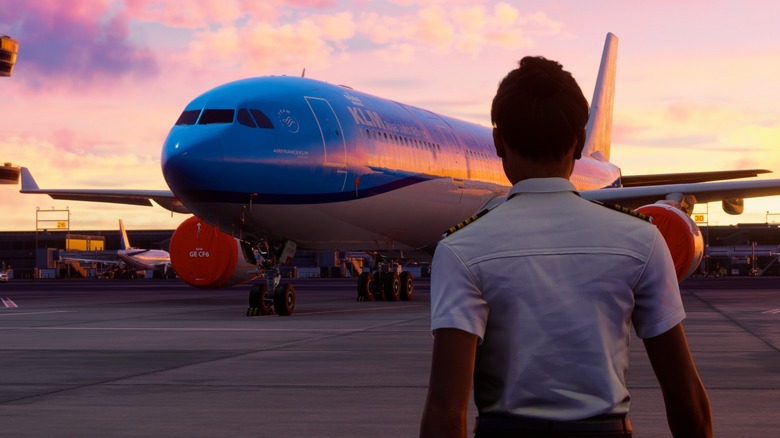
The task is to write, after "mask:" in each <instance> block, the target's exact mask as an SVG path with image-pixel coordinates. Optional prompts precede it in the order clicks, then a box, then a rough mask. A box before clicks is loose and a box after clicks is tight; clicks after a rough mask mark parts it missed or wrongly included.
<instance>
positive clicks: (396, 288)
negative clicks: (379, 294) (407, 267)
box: [385, 272, 401, 301]
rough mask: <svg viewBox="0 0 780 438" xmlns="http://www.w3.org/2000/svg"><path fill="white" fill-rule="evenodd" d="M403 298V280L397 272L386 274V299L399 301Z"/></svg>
mask: <svg viewBox="0 0 780 438" xmlns="http://www.w3.org/2000/svg"><path fill="white" fill-rule="evenodd" d="M399 299H401V280H400V279H399V278H398V274H396V273H394V272H393V273H388V274H385V300H387V301H398V300H399Z"/></svg>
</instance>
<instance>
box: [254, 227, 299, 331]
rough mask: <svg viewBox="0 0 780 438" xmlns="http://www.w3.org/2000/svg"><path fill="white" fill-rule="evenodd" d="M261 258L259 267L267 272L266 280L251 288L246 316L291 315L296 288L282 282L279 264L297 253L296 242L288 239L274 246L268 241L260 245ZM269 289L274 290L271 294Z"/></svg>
mask: <svg viewBox="0 0 780 438" xmlns="http://www.w3.org/2000/svg"><path fill="white" fill-rule="evenodd" d="M258 247H259V249H258V254H259V256H260V257H259V260H258V263H257V269H258V271H260V272H264V273H265V282H263V283H258V284H254V285H252V287H251V288H250V289H249V308H248V309H247V311H246V316H260V315H270V314H272V313H276V314H277V315H279V316H290V315H292V314H293V312H295V288H294V287H293V285H292V284H282V283H281V278H282V275H281V272H280V269H279V266H280V265H281V264H282V262H287V261H289V260H292V257H293V255H294V254H295V242H293V241H289V240H288V241H287V242H285V243H284V245H281V244H279V245H275V246H274V247H273V248H272V247H271V246H270V245H269V244H268V242H261V243H260V244H259V245H258ZM268 291H273V294H269V293H268Z"/></svg>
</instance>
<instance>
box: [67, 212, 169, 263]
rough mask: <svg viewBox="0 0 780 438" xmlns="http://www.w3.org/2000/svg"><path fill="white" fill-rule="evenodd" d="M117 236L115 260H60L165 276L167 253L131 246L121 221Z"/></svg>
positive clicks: (84, 258) (83, 258)
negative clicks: (118, 242) (160, 273)
mask: <svg viewBox="0 0 780 438" xmlns="http://www.w3.org/2000/svg"><path fill="white" fill-rule="evenodd" d="M119 234H120V249H119V250H117V252H116V257H115V258H102V257H94V258H89V257H74V256H70V255H66V256H65V257H61V259H62V260H73V261H77V262H88V263H106V264H111V265H118V266H120V267H123V268H127V269H130V270H135V271H154V270H160V271H162V272H163V275H165V274H167V272H168V269H169V268H170V267H171V255H170V254H169V253H168V251H164V250H161V249H142V248H135V247H133V246H131V245H130V239H129V238H128V237H127V230H125V224H124V221H122V219H119Z"/></svg>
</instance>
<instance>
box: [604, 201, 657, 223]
mask: <svg viewBox="0 0 780 438" xmlns="http://www.w3.org/2000/svg"><path fill="white" fill-rule="evenodd" d="M590 202H593V203H594V204H598V205H600V206H602V207H607V208H609V209H610V210H615V211H619V212H621V213H625V214H627V215H629V216H633V217H635V218H637V219H642V220H643V221H647V222H651V223H652V222H653V218H652V217H650V216H648V215H646V214H642V213H640V212H638V211H636V210H632V209H630V208H627V207H623V206H622V205H620V204H605V203H603V202H601V201H590Z"/></svg>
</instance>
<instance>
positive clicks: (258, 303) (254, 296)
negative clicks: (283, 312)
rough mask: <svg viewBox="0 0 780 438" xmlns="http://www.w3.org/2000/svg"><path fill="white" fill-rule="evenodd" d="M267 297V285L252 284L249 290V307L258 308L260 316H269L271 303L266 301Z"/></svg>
mask: <svg viewBox="0 0 780 438" xmlns="http://www.w3.org/2000/svg"><path fill="white" fill-rule="evenodd" d="M266 297H268V285H267V284H264V283H263V284H260V283H258V284H253V285H252V287H251V288H250V289H249V307H251V308H259V309H260V314H261V315H270V314H271V303H269V302H268V301H267V300H266Z"/></svg>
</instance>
